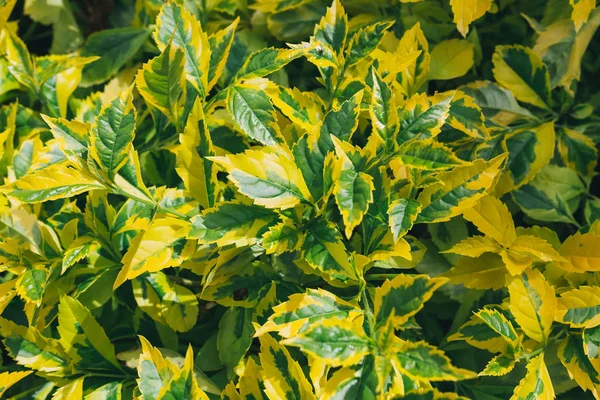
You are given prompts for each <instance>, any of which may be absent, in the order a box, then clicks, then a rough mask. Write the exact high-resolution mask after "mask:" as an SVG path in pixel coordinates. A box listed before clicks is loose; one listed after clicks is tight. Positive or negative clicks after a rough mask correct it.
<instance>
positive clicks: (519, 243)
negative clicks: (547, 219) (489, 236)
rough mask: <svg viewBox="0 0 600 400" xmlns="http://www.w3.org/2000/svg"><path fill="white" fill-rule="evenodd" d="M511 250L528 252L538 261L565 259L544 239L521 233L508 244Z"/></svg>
mask: <svg viewBox="0 0 600 400" xmlns="http://www.w3.org/2000/svg"><path fill="white" fill-rule="evenodd" d="M510 250H511V251H516V252H519V253H526V254H529V255H531V256H533V257H535V258H536V259H538V260H539V261H544V262H551V261H565V259H564V258H562V257H561V256H560V254H558V252H557V251H556V250H554V248H553V247H552V245H551V244H550V243H548V242H547V241H546V240H544V239H542V238H540V237H537V236H530V235H521V236H519V237H517V239H516V240H515V241H514V242H512V244H511V245H510Z"/></svg>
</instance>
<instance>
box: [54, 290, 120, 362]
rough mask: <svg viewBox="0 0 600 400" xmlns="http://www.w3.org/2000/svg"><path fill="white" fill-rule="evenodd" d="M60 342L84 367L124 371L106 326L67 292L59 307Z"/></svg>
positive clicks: (62, 297)
mask: <svg viewBox="0 0 600 400" xmlns="http://www.w3.org/2000/svg"><path fill="white" fill-rule="evenodd" d="M58 333H59V334H60V343H61V344H62V345H63V347H64V348H65V351H66V352H67V354H68V355H69V357H71V358H72V359H73V362H74V363H75V365H76V367H77V368H78V369H80V370H96V371H98V370H99V371H113V372H115V371H116V372H117V373H118V372H119V371H121V367H120V365H119V362H118V361H117V359H116V357H115V348H114V346H113V345H112V343H111V342H110V339H109V338H108V336H106V333H105V332H104V329H102V327H101V326H100V324H98V322H97V321H96V320H95V319H94V317H93V316H92V314H91V313H90V311H89V310H88V309H87V308H85V307H84V306H83V305H82V304H81V303H80V302H79V301H77V300H75V299H73V298H71V297H69V296H67V295H63V296H61V297H60V304H59V306H58Z"/></svg>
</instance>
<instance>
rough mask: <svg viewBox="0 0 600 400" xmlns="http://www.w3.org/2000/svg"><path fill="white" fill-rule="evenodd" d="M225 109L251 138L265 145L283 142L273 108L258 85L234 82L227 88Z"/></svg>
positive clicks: (275, 144)
mask: <svg viewBox="0 0 600 400" xmlns="http://www.w3.org/2000/svg"><path fill="white" fill-rule="evenodd" d="M227 111H229V114H230V115H231V116H232V117H233V119H234V120H235V122H237V123H238V125H239V126H240V128H242V130H243V131H244V132H246V134H247V135H248V136H250V137H251V138H252V139H255V140H258V141H259V142H261V143H262V144H265V145H267V146H277V145H281V144H283V142H284V140H283V136H282V134H281V130H280V129H279V125H278V124H277V116H276V114H275V109H274V108H273V105H272V104H271V100H270V99H269V96H267V94H266V93H265V92H264V90H262V89H261V88H260V86H256V85H250V84H236V85H232V86H230V87H229V89H228V90H227Z"/></svg>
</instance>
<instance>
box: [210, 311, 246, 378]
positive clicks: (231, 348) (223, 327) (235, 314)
mask: <svg viewBox="0 0 600 400" xmlns="http://www.w3.org/2000/svg"><path fill="white" fill-rule="evenodd" d="M252 314H253V312H252V309H251V308H241V307H231V308H229V309H228V310H227V311H226V312H225V314H223V316H222V317H221V321H220V322H219V335H218V338H217V346H218V349H219V359H220V360H221V362H222V363H223V364H224V365H225V366H226V367H227V368H231V369H233V368H234V367H235V366H236V365H237V364H238V362H239V361H240V360H241V359H242V358H243V357H244V355H245V354H246V351H248V349H249V348H250V344H252V336H253V335H254V327H253V326H252Z"/></svg>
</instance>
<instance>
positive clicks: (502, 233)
mask: <svg viewBox="0 0 600 400" xmlns="http://www.w3.org/2000/svg"><path fill="white" fill-rule="evenodd" d="M463 217H464V218H465V219H466V220H467V221H470V222H472V223H473V224H474V225H475V226H476V227H477V229H479V231H480V232H481V233H483V234H485V235H486V236H489V237H491V238H492V239H494V240H495V241H497V242H498V243H500V244H501V245H503V246H505V247H508V246H510V244H511V243H513V242H514V241H515V239H516V238H517V232H516V230H515V223H514V222H513V219H512V215H511V213H510V211H508V208H507V207H506V205H505V204H504V203H503V202H502V201H500V200H498V199H497V198H495V197H493V196H484V197H482V198H481V199H480V200H479V201H478V202H477V204H475V206H473V207H471V208H468V209H466V210H465V211H464V212H463Z"/></svg>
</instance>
